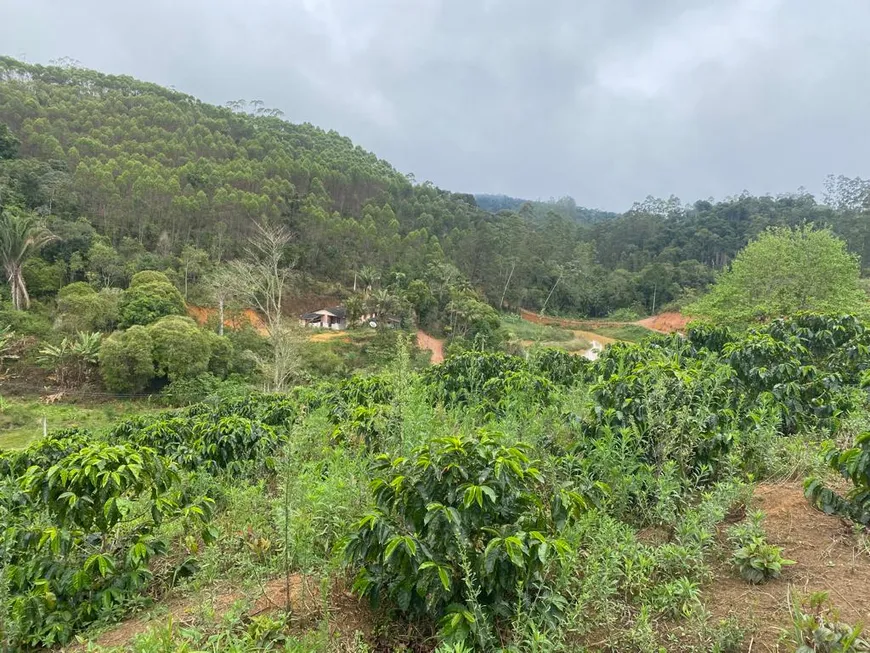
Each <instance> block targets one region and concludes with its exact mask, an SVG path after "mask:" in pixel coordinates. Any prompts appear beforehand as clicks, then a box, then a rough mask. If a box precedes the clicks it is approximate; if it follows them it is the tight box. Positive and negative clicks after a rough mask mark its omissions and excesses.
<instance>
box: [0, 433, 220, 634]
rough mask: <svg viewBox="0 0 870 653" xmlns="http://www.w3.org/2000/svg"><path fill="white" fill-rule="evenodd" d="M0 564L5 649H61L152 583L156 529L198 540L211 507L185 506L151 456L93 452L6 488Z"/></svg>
mask: <svg viewBox="0 0 870 653" xmlns="http://www.w3.org/2000/svg"><path fill="white" fill-rule="evenodd" d="M0 512H2V517H3V522H4V524H5V525H6V527H5V529H4V531H3V533H2V537H0V561H2V563H3V574H4V579H3V580H4V582H5V583H6V586H7V591H8V593H9V596H10V599H9V608H8V610H9V614H10V617H11V621H12V622H13V623H14V628H13V631H12V633H11V639H12V641H13V642H16V643H17V644H18V645H19V646H37V645H44V646H50V645H53V644H58V643H60V644H62V643H65V642H67V641H68V640H69V639H70V637H71V636H72V635H73V633H74V632H75V631H76V630H77V629H79V628H81V627H82V626H83V625H85V624H88V623H90V622H93V621H95V620H97V619H101V618H108V617H112V616H115V615H117V614H119V610H123V609H124V606H125V605H126V604H128V603H130V602H132V601H136V600H138V598H139V596H140V592H141V590H142V589H143V588H144V587H146V586H147V584H148V583H149V582H150V581H151V577H152V572H151V570H150V568H149V563H150V561H151V560H152V559H153V558H154V557H155V556H157V555H160V554H162V553H164V552H165V551H166V549H167V542H166V541H165V540H164V539H163V538H162V537H161V536H160V534H159V529H160V526H161V525H162V524H164V523H166V522H169V521H177V522H178V523H179V524H180V525H181V527H182V528H184V529H185V530H188V531H189V532H194V533H197V534H198V535H199V536H201V537H202V538H203V539H205V540H211V539H213V537H214V535H215V533H214V531H213V530H212V529H211V528H210V527H209V525H208V523H209V520H210V519H211V515H212V501H211V500H210V499H208V498H206V497H194V496H189V495H188V493H185V492H184V491H183V489H182V484H181V480H180V476H179V472H178V470H177V468H176V467H175V466H174V465H173V463H172V462H171V461H170V460H168V459H167V458H165V457H163V456H160V455H159V454H158V453H157V452H156V451H154V450H152V449H148V448H143V447H136V446H134V445H131V444H117V445H110V444H104V443H98V442H94V443H92V444H89V445H87V446H85V447H83V448H81V449H79V450H78V451H75V452H72V453H69V454H67V455H65V456H63V457H62V458H60V459H59V460H58V461H57V462H56V463H54V464H53V465H51V466H50V467H38V466H32V467H30V468H29V469H27V471H26V472H25V473H24V474H23V475H21V476H20V477H19V478H17V479H16V480H15V481H14V482H7V486H6V487H5V488H4V492H3V493H2V502H0Z"/></svg>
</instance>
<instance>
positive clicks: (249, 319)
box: [187, 305, 268, 335]
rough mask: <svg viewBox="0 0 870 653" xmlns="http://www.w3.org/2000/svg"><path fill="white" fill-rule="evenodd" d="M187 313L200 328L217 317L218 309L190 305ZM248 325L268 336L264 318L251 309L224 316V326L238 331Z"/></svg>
mask: <svg viewBox="0 0 870 653" xmlns="http://www.w3.org/2000/svg"><path fill="white" fill-rule="evenodd" d="M187 313H188V315H190V317H192V318H193V319H194V320H196V321H197V323H198V324H199V325H200V326H202V325H204V324H205V323H206V322H208V321H209V319H210V318H211V317H213V316H215V315H217V309H216V308H206V307H204V306H190V305H188V307H187ZM247 325H250V326H252V327H254V328H255V329H256V330H257V332H258V333H259V334H260V335H267V333H268V332H267V330H266V323H265V322H264V321H263V318H262V317H261V316H260V315H259V314H258V313H257V312H256V311H253V310H251V309H250V308H247V309H245V310H244V311H242V312H241V313H236V312H234V313H232V314H228V313H226V314H224V326H227V327H231V328H234V329H238V328H239V327H242V326H247Z"/></svg>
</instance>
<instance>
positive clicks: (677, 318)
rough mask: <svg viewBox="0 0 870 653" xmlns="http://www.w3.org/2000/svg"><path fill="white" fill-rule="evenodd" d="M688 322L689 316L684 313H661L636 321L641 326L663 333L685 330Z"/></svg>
mask: <svg viewBox="0 0 870 653" xmlns="http://www.w3.org/2000/svg"><path fill="white" fill-rule="evenodd" d="M688 323H689V318H688V317H686V316H685V315H683V314H682V313H659V314H658V315H653V316H651V317H648V318H645V319H643V320H638V321H637V322H635V324H637V325H639V326H642V327H646V328H647V329H652V330H653V331H661V332H662V333H673V332H674V331H685V330H686V325H687V324H688Z"/></svg>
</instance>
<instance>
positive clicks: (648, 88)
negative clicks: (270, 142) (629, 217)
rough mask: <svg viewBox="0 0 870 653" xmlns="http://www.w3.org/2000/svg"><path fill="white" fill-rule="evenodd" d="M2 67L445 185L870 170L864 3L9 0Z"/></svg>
mask: <svg viewBox="0 0 870 653" xmlns="http://www.w3.org/2000/svg"><path fill="white" fill-rule="evenodd" d="M0 53H6V54H9V55H12V56H17V57H26V59H27V60H28V61H36V62H39V63H47V62H48V61H49V60H50V59H53V58H57V57H62V56H69V57H72V58H74V59H77V60H79V61H81V62H82V63H83V64H84V65H85V66H87V67H89V68H96V69H98V70H101V71H106V72H112V73H126V74H130V75H133V76H135V77H138V78H141V79H144V80H148V81H154V82H157V83H160V84H164V85H168V86H174V87H175V88H177V89H178V90H180V91H184V92H187V93H190V94H192V95H195V96H197V97H199V98H201V99H203V100H206V101H209V102H214V103H219V104H223V103H224V102H226V101H227V100H231V99H239V98H245V99H248V100H251V99H262V100H264V101H265V103H266V106H268V107H275V108H279V109H281V110H283V111H284V113H285V117H286V118H287V119H289V120H291V121H294V122H302V121H308V122H312V123H314V124H316V125H319V126H321V127H324V128H326V129H335V130H337V131H339V132H341V133H342V134H344V135H346V136H349V137H350V138H351V139H353V140H354V142H356V143H358V144H360V145H362V146H363V147H365V148H366V149H369V150H372V151H373V152H375V153H376V154H377V155H378V156H380V157H382V158H384V159H387V160H388V161H390V162H391V163H392V164H393V165H394V166H395V167H396V168H398V169H399V170H400V171H402V172H413V173H414V174H415V175H416V177H417V180H418V181H423V180H426V179H428V180H431V181H433V182H434V183H436V184H437V185H439V186H441V187H443V188H448V189H450V190H455V191H464V192H488V193H505V194H508V195H515V196H519V197H527V198H533V199H537V198H541V199H547V198H549V197H551V196H553V197H559V196H562V195H572V196H574V197H575V198H576V199H577V202H578V203H579V204H581V205H586V206H593V207H600V208H606V209H613V210H621V209H625V208H628V207H629V206H630V205H631V203H632V202H633V201H634V200H640V199H643V198H644V197H645V196H646V195H650V194H651V195H656V196H662V197H666V196H668V195H670V194H672V193H673V194H676V195H678V196H679V197H680V198H682V199H683V200H684V201H693V200H695V199H698V198H706V197H711V196H712V197H716V198H721V197H723V196H726V195H731V194H736V193H739V192H740V191H742V190H743V189H748V190H750V191H751V192H754V193H764V192H772V193H778V192H788V191H793V190H796V189H797V188H798V187H800V186H805V187H807V188H809V189H810V190H813V191H816V190H818V189H820V188H821V184H822V181H823V179H824V177H825V175H826V174H828V173H834V174H847V175H850V176H855V175H861V176H870V2H868V0H656V1H652V0H588V1H585V0H547V1H541V0H524V1H522V0H148V1H145V0H140V1H138V2H133V1H130V0H77V1H70V0H0Z"/></svg>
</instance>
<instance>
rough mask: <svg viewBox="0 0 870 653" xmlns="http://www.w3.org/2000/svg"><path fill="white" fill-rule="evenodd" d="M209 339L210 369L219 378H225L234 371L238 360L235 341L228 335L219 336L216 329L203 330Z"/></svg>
mask: <svg viewBox="0 0 870 653" xmlns="http://www.w3.org/2000/svg"><path fill="white" fill-rule="evenodd" d="M202 333H203V334H204V335H205V336H206V338H207V339H208V344H209V352H210V356H209V359H208V371H209V372H210V373H212V374H213V375H215V376H217V377H219V378H225V377H226V376H228V375H229V374H230V372H233V371H234V369H233V365H234V363H235V361H236V355H235V350H234V349H233V342H232V340H230V339H229V338H227V337H226V336H219V335H218V334H216V333H215V332H214V331H202Z"/></svg>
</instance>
